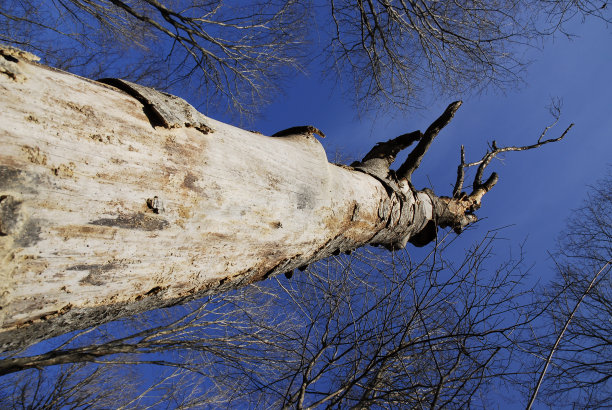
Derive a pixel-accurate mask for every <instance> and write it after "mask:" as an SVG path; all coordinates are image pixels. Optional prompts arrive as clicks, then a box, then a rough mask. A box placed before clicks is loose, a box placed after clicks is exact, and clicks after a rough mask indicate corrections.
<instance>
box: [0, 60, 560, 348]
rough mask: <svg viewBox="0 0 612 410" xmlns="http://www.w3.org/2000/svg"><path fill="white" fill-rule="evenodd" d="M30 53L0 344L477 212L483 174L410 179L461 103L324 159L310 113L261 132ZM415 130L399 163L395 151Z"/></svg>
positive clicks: (9, 191)
mask: <svg viewBox="0 0 612 410" xmlns="http://www.w3.org/2000/svg"><path fill="white" fill-rule="evenodd" d="M31 60H32V59H30V58H28V57H27V55H25V54H23V53H22V52H20V51H19V50H15V49H7V48H0V87H2V89H3V92H2V93H1V94H0V107H1V112H2V116H3V118H2V121H0V135H1V138H0V262H1V263H0V306H1V307H2V309H1V310H0V346H1V347H0V350H2V351H6V350H13V349H18V348H22V347H24V346H28V345H30V344H33V343H35V342H37V341H40V340H42V339H45V338H49V337H53V336H56V335H60V334H63V333H66V332H69V331H72V330H76V329H84V328H87V327H90V326H94V325H99V324H102V323H105V322H108V321H111V320H115V319H118V318H120V317H124V316H128V315H133V314H136V313H140V312H144V311H147V310H151V309H156V308H162V307H165V306H171V305H174V304H177V303H181V302H184V301H187V300H191V299H195V298H199V297H202V296H204V295H206V294H210V293H214V292H222V291H226V290H229V289H233V288H237V287H240V286H244V285H247V284H249V283H252V282H254V281H259V280H263V279H266V278H268V277H269V276H271V275H277V274H280V273H288V272H292V271H293V270H294V269H298V268H302V269H303V268H305V267H306V266H308V264H310V263H313V262H315V261H317V260H320V259H322V258H325V257H328V256H330V255H333V254H337V253H339V252H350V251H351V250H353V249H355V248H358V247H361V246H365V245H368V244H369V245H379V246H385V247H387V248H389V249H398V248H401V247H403V246H405V245H406V243H407V242H409V241H410V242H411V243H413V244H415V245H417V246H422V245H425V244H427V243H428V242H430V241H432V240H434V239H435V237H436V230H437V227H438V226H441V227H445V226H451V227H453V228H455V229H456V230H457V231H460V230H461V229H462V228H463V227H465V226H466V225H467V224H469V223H471V222H473V221H475V220H476V217H475V216H474V215H473V211H474V210H475V209H477V207H479V206H480V201H481V199H482V195H484V193H483V192H482V191H483V189H484V190H485V191H486V190H488V189H490V188H491V187H492V186H493V184H494V183H493V182H491V181H492V180H491V178H490V182H489V183H485V184H483V187H480V188H479V189H480V191H479V193H478V194H474V193H473V194H472V195H471V196H466V197H461V198H449V197H438V196H436V195H434V193H433V192H431V191H429V190H423V191H419V190H416V189H415V188H414V187H413V186H412V185H411V184H410V176H411V174H412V172H414V171H415V170H416V169H417V168H418V166H419V164H420V162H421V160H422V158H423V156H424V155H425V153H426V151H427V149H428V147H429V146H430V145H431V143H432V142H433V139H434V138H435V137H436V135H437V134H438V133H439V132H440V130H441V129H442V128H443V127H444V126H445V125H447V124H448V123H449V121H450V120H451V118H452V117H453V115H454V114H455V112H456V110H457V109H458V108H459V105H460V102H456V103H453V104H451V105H449V107H448V108H447V109H446V111H445V112H444V113H443V114H442V116H440V118H438V119H437V120H436V121H434V123H433V124H432V125H431V126H430V127H429V128H428V129H427V131H426V132H425V133H424V134H423V135H421V133H420V132H419V131H415V132H412V133H407V134H404V135H402V136H400V137H398V138H395V139H393V140H391V141H387V142H386V143H382V144H379V145H378V146H376V147H374V148H373V149H372V150H371V151H370V153H369V154H368V155H366V157H365V158H364V160H363V161H362V162H361V163H357V164H354V167H344V166H336V165H334V164H330V163H328V162H327V157H326V154H325V151H324V150H323V147H322V146H321V144H320V142H319V141H317V140H316V138H315V137H314V136H313V134H314V133H318V134H322V133H321V132H320V131H319V130H317V129H316V128H314V127H312V126H306V127H295V128H293V129H289V131H287V130H286V131H284V132H281V133H280V134H277V137H274V138H271V137H266V136H263V135H261V134H257V133H252V132H248V131H244V130H241V129H238V128H235V127H232V126H230V125H227V124H223V123H221V122H218V121H215V120H212V119H210V118H208V117H206V116H204V115H202V114H201V113H199V112H197V111H196V110H195V109H193V107H191V106H190V105H189V104H188V103H187V102H185V101H184V100H181V99H180V98H177V97H174V96H170V95H168V94H164V93H159V92H157V91H155V90H151V89H147V88H145V87H141V86H138V85H135V84H131V83H127V82H122V81H119V80H117V81H113V80H106V81H107V82H109V81H110V83H111V84H115V85H119V87H120V89H117V88H115V87H113V86H110V85H107V84H102V83H99V82H95V81H91V80H87V79H83V78H80V77H77V76H73V75H70V74H68V73H64V72H61V71H59V70H54V69H51V68H48V67H44V66H41V65H38V64H36V63H34V62H32V61H31ZM564 135H565V133H564ZM564 135H562V136H561V137H560V138H558V139H557V140H559V139H561V138H563V136H564ZM416 141H418V144H417V145H416V147H415V148H414V150H413V152H412V153H411V154H410V155H409V156H408V160H407V161H406V163H405V164H403V166H402V167H400V171H399V172H398V174H397V175H396V173H395V172H393V171H392V170H391V169H390V165H391V163H392V162H393V160H394V159H395V156H396V155H397V154H398V153H399V152H400V151H401V150H402V149H405V148H407V147H408V146H409V145H410V144H411V143H412V142H416ZM544 143H546V142H544ZM538 144H539V145H541V144H543V143H540V142H538ZM538 144H536V145H538ZM539 145H538V146H539ZM520 149H531V147H522V148H520ZM506 150H510V149H506ZM515 150H519V148H516V149H515ZM500 152H501V151H500ZM485 159H486V157H485V158H484V159H483V160H481V162H480V163H479V164H480V165H481V167H480V168H481V169H484V168H485V167H486V165H487V164H488V162H486V161H485ZM489 162H490V160H489ZM464 166H465V167H468V166H470V165H464ZM289 276H290V275H289Z"/></svg>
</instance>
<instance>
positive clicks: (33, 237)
mask: <svg viewBox="0 0 612 410" xmlns="http://www.w3.org/2000/svg"><path fill="white" fill-rule="evenodd" d="M40 222H41V220H40V219H36V218H33V219H29V220H27V221H26V222H25V223H24V224H23V227H22V228H21V230H20V232H19V234H18V235H17V237H16V238H15V245H17V246H20V247H23V248H27V247H28V246H32V245H34V244H36V243H37V242H39V241H40V232H41V229H40Z"/></svg>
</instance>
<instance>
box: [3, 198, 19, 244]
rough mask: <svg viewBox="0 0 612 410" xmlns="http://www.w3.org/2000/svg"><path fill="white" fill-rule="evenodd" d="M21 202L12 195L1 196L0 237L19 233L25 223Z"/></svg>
mask: <svg viewBox="0 0 612 410" xmlns="http://www.w3.org/2000/svg"><path fill="white" fill-rule="evenodd" d="M20 211H21V201H17V200H15V198H13V197H12V196H10V195H0V236H6V235H10V234H13V233H16V232H18V231H19V228H20V226H21V224H22V223H23V214H22V213H21V212H20Z"/></svg>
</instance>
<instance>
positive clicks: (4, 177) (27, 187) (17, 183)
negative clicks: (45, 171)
mask: <svg viewBox="0 0 612 410" xmlns="http://www.w3.org/2000/svg"><path fill="white" fill-rule="evenodd" d="M45 182H46V181H45ZM42 184H43V181H41V178H40V177H39V176H38V175H37V174H32V173H29V172H25V171H23V170H20V169H18V168H13V167H8V166H6V165H0V190H2V191H8V190H19V191H20V192H22V193H27V194H36V193H38V191H37V190H35V189H34V188H33V187H35V186H40V185H42Z"/></svg>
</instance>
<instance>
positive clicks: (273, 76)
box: [0, 0, 611, 113]
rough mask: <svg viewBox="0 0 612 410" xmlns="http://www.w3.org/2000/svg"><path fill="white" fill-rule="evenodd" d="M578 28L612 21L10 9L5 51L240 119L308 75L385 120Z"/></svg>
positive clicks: (505, 76)
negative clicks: (11, 48) (386, 109)
mask: <svg viewBox="0 0 612 410" xmlns="http://www.w3.org/2000/svg"><path fill="white" fill-rule="evenodd" d="M574 17H583V18H586V17H589V18H590V17H596V18H600V19H603V20H604V21H610V18H611V17H610V14H609V8H607V7H606V3H605V2H604V1H599V0H581V1H573V0H562V1H548V0H503V1H497V0H495V1H489V0H475V1H469V2H445V1H435V0H428V1H409V0H358V1H348V0H330V1H329V2H327V1H322V0H321V1H313V0H252V1H248V2H245V1H234V0H232V1H228V0H204V1H202V0H200V1H182V0H174V1H170V2H159V1H157V0H137V1H123V0H93V1H83V0H66V1H57V0H48V1H44V2H34V1H30V0H7V1H5V2H3V5H2V7H1V8H0V23H1V24H0V41H2V42H5V43H8V44H11V45H15V46H17V47H21V48H26V49H28V50H29V51H32V52H34V53H36V54H38V55H40V56H41V57H43V61H44V62H45V63H47V64H49V65H51V66H54V67H58V68H61V69H65V70H68V71H71V72H75V73H77V74H80V75H83V76H86V77H91V78H99V77H101V76H104V77H122V78H126V79H127V80H131V81H134V82H138V83H144V84H145V85H150V86H156V87H161V88H165V89H167V88H171V89H172V90H173V92H174V93H175V94H178V95H180V96H183V97H185V96H194V98H190V100H192V101H198V104H199V105H200V106H202V107H217V108H222V109H223V108H224V107H225V108H229V109H230V110H232V111H233V112H234V113H254V112H257V111H258V110H259V109H261V107H262V106H263V105H265V103H266V101H270V98H272V97H273V96H274V95H275V94H277V93H278V92H280V91H282V89H283V87H284V85H286V84H287V81H289V80H291V79H292V78H293V76H295V75H297V74H298V73H300V72H302V71H307V72H313V74H314V75H323V76H329V77H331V78H333V79H336V80H337V81H338V83H339V84H341V87H342V88H343V89H344V90H345V91H346V92H347V93H348V95H350V96H351V97H352V98H353V101H354V102H356V103H357V104H358V105H360V106H361V108H374V109H379V108H380V107H381V106H388V105H390V104H391V105H393V106H396V107H414V106H417V105H419V103H420V102H422V97H423V95H424V93H427V92H430V91H433V92H434V93H436V94H437V95H457V93H462V94H465V93H467V92H474V91H478V90H482V89H486V88H488V87H490V86H493V87H495V88H502V89H503V88H507V87H508V86H509V85H512V84H516V82H517V81H519V80H520V79H521V76H522V73H523V71H524V68H525V65H526V64H527V63H528V61H527V60H526V58H525V57H524V50H525V47H537V46H538V45H539V43H540V41H541V40H542V39H543V38H545V37H546V36H549V35H553V34H558V33H566V32H565V24H566V23H567V22H568V21H569V20H571V19H572V18H574Z"/></svg>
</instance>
